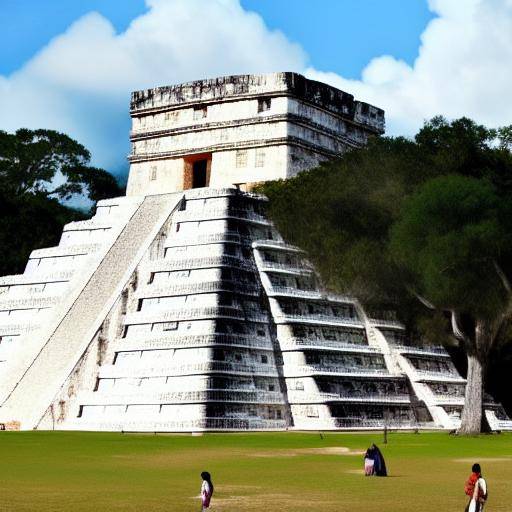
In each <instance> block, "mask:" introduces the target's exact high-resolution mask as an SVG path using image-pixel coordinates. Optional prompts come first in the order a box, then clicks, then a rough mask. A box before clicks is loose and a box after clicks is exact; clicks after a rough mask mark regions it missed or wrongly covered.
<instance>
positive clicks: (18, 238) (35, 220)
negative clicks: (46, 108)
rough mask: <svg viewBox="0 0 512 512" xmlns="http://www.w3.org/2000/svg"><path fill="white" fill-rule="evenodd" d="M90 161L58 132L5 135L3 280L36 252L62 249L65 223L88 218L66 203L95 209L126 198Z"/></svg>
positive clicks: (0, 231)
mask: <svg viewBox="0 0 512 512" xmlns="http://www.w3.org/2000/svg"><path fill="white" fill-rule="evenodd" d="M90 159H91V155H90V153H89V151H88V150H87V149H86V148H85V147H84V146H82V145H81V144H80V143H78V142H76V141H75V140H73V139H72V138H70V137H68V136H67V135H65V134H62V133H59V132H56V131H52V130H27V129H20V130H18V131H17V132H16V133H14V134H10V133H6V132H4V131H0V220H1V222H0V245H1V246H2V249H3V258H2V260H1V261H0V275H4V274H11V273H16V272H21V271H22V270H23V266H24V264H25V263H26V260H27V257H28V255H29V254H30V251H31V250H32V249H36V248H39V247H45V246H49V245H54V244H56V243H58V240H59V237H60V234H61V231H62V226H63V225H64V224H65V223H67V222H70V221H72V220H77V219H80V218H84V217H85V216H86V212H81V211H77V210H75V209H73V208H71V207H69V206H68V205H66V204H63V201H65V200H69V199H70V198H71V197H72V196H73V195H75V194H79V195H82V196H85V197H87V198H88V199H89V200H90V201H91V202H92V203H93V204H94V203H95V202H96V201H98V200H99V199H103V198H108V197H113V196H116V195H120V194H121V193H122V190H121V189H120V187H119V185H118V184H117V182H116V180H115V178H114V177H113V176H112V175H111V174H109V173H108V172H107V171H105V170H103V169H98V168H96V167H92V166H90V165H89V163H90Z"/></svg>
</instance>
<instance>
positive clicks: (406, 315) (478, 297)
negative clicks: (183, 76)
mask: <svg viewBox="0 0 512 512" xmlns="http://www.w3.org/2000/svg"><path fill="white" fill-rule="evenodd" d="M511 148H512V128H511V127H505V128H501V129H498V130H494V129H488V128H486V127H485V126H481V125H478V124H476V123H474V122H473V121H471V120H470V119H467V118H462V119H458V120H455V121H453V122H448V121H447V120H445V119H444V118H442V117H436V118H434V119H432V120H431V121H430V122H427V123H426V124H425V125H424V127H423V128H422V129H421V130H420V131H419V132H418V134H417V135H416V136H415V137H414V139H406V138H403V137H376V138H372V139H371V140H370V141H369V144H368V145H367V146H365V147H363V148H360V149H355V150H352V151H349V152H347V153H346V154H345V155H343V156H342V157H341V158H340V159H339V160H336V161H331V162H328V163H325V164H323V165H321V166H320V167H318V168H316V169H312V170H310V171H307V172H303V173H300V174H299V175H298V176H296V177H294V178H292V179H288V180H281V181H274V182H268V183H266V184H264V185H262V186H261V191H262V192H263V193H264V194H266V195H267V196H268V197H269V199H270V203H269V214H270V216H271V218H272V219H273V221H274V222H275V223H276V225H277V227H278V229H279V230H280V232H281V233H282V234H283V236H284V237H285V238H286V239H287V240H288V241H289V242H291V243H292V244H296V245H298V246H300V247H302V248H303V249H305V250H306V251H307V252H308V255H309V257H310V258H311V259H312V261H313V262H314V264H315V265H316V268H317V269H318V270H319V272H320V274H321V277H322V279H323V281H324V283H325V284H326V285H327V286H328V287H329V288H330V289H331V290H333V291H336V292H340V293H348V294H351V295H353V296H355V297H357V298H358V299H359V300H360V301H361V302H362V303H363V304H364V306H365V307H366V309H367V311H369V312H370V314H371V315H375V316H381V317H382V316H383V315H394V314H396V315H398V317H399V319H400V320H402V321H403V322H404V323H405V324H406V326H407V328H408V333H409V338H410V339H411V341H413V342H415V343H427V344H429V343H440V342H441V343H444V344H445V345H446V346H448V347H450V350H452V352H454V355H455V358H456V360H457V361H458V365H459V367H460V369H461V370H462V372H463V373H464V374H465V373H466V371H467V372H468V385H467V386H466V399H465V404H466V405H465V407H464V411H463V418H462V420H463V421H462V423H463V424H462V428H461V432H466V433H471V432H478V431H480V428H481V427H482V426H483V425H482V381H485V384H486V387H487V389H488V390H489V391H491V392H492V393H493V394H494V395H495V396H496V398H497V399H498V400H501V401H502V402H503V403H504V404H505V405H506V406H507V408H508V411H509V413H510V412H512V400H511V397H510V394H509V392H508V390H509V389H510V383H509V380H508V373H509V372H510V369H511V368H512V366H511V360H512V358H511V349H510V344H509V343H508V342H509V341H510V339H511V338H512V336H511V321H510V320H511V317H512V289H511V284H510V280H511V278H512V153H511Z"/></svg>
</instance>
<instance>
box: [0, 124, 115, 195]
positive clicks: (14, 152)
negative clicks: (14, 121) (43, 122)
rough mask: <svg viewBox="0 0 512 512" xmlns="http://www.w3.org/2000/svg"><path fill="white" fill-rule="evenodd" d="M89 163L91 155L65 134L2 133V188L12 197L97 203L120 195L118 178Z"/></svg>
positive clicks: (0, 165) (43, 131)
mask: <svg viewBox="0 0 512 512" xmlns="http://www.w3.org/2000/svg"><path fill="white" fill-rule="evenodd" d="M90 160H91V154H90V153H89V151H88V150H87V149H86V148H85V147H84V146H82V144H80V143H78V142H77V141H75V140H73V139H72V138H71V137H68V136H67V135H65V134H63V133H59V132H56V131H53V130H28V129H26V128H22V129H19V130H17V131H16V133H14V134H10V133H7V132H5V131H0V187H1V189H2V190H3V192H4V193H5V194H7V195H9V196H11V197H20V196H23V195H25V194H29V193H30V194H39V195H44V196H47V197H55V198H58V199H69V198H70V197H71V196H73V195H74V194H83V195H85V196H87V197H88V198H89V199H91V200H92V201H97V200H99V199H104V198H107V197H112V196H115V195H116V194H117V195H119V192H120V189H119V186H118V184H117V182H116V180H115V178H114V177H113V176H112V175H111V174H109V173H108V172H107V171H105V170H103V169H99V168H97V167H93V166H91V165H90Z"/></svg>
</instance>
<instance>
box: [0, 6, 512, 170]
mask: <svg viewBox="0 0 512 512" xmlns="http://www.w3.org/2000/svg"><path fill="white" fill-rule="evenodd" d="M146 1H147V4H148V12H147V13H146V14H144V15H141V16H139V17H138V18H136V19H134V20H133V22H132V23H131V24H130V26H129V27H128V28H127V29H126V31H124V32H122V33H119V34H117V33H116V32H115V30H114V28H113V27H112V25H111V23H110V22H109V21H108V20H106V19H105V18H104V17H102V16H101V15H99V14H97V13H90V14H88V15H86V16H84V17H82V18H81V19H79V20H77V21H76V22H75V23H74V24H73V25H72V26H70V27H69V28H68V30H67V31H66V32H64V33H63V34H61V35H60V36H58V37H56V38H54V39H53V40H52V41H50V43H49V44H48V45H47V46H46V47H45V48H42V49H41V50H40V51H39V52H38V53H37V54H36V55H34V57H33V58H32V59H31V60H30V61H29V62H27V63H26V64H25V65H24V66H23V67H21V68H20V69H19V70H18V71H16V72H15V73H13V74H12V75H10V76H8V77H2V76H0V112H1V113H2V114H1V116H0V128H2V129H7V130H15V129H16V128H18V127H21V126H26V127H31V128H39V127H45V128H53V129H57V130H60V131H63V132H66V133H69V134H70V135H72V136H74V137H75V138H77V139H78V140H80V141H81V142H82V143H84V144H85V145H86V146H87V147H88V148H89V149H91V151H92V153H93V155H94V159H95V163H96V164H97V165H101V166H105V167H106V168H108V169H110V170H119V169H120V168H122V167H123V166H125V165H126V163H125V162H126V160H125V156H126V153H127V151H128V129H129V116H128V102H129V93H130V92H131V91H132V90H135V89H142V88H146V87H154V86H158V85H168V84H172V83H179V82H182V81H187V80H193V79H199V78H204V77H213V76H219V75H223V74H236V73H259V72H268V71H278V70H279V71H283V70H293V71H299V72H305V73H306V74H307V75H308V76H310V77H311V78H315V79H318V80H322V81H326V82H328V83H331V84H333V85H335V86H338V87H340V88H341V89H344V90H346V91H347V92H350V93H352V94H354V95H355V96H356V98H358V99H362V100H366V101H369V102H371V103H373V104H375V105H377V106H380V107H382V108H384V109H385V110H386V116H387V122H388V127H389V133H392V134H398V133H400V134H413V133H414V132H415V131H416V130H417V128H418V127H419V126H421V124H422V122H423V120H424V119H428V118H430V117H432V116H433V115H436V114H440V113H441V114H444V115H446V116H448V117H459V116H462V115H468V116H470V117H473V118H475V119H476V120H478V121H480V122H483V123H486V124H489V125H503V124H510V123H511V122H512V101H510V91H511V90H512V66H510V63H511V62H512V0H428V1H429V6H430V8H431V10H432V11H433V12H435V13H436V15H437V17H436V18H435V19H433V20H432V21H431V22H430V23H429V24H428V26H427V27H426V28H425V31H424V32H423V34H422V36H421V46H420V49H419V56H418V58H417V59H416V61H415V62H414V64H413V65H412V66H410V65H408V64H407V63H405V62H403V61H400V60H397V59H396V58H394V57H392V56H388V55H384V56H379V57H376V58H375V59H373V60H372V61H371V62H370V63H369V64H368V65H367V67H366V68H365V69H364V70H363V72H362V75H361V80H347V79H345V78H343V77H342V76H339V75H337V74H335V73H331V72H328V71H320V70H316V69H315V68H314V67H309V68H308V67H307V57H306V55H305V53H304V51H303V50H302V48H301V47H300V46H299V45H297V44H293V43H292V42H290V41H289V40H288V39H287V38H286V37H285V36H284V35H283V34H282V33H280V32H276V31H271V30H269V29H268V28H267V27H266V26H265V24H264V22H263V21H262V19H261V17H260V16H259V15H257V14H255V13H251V12H247V11H245V10H244V9H243V8H242V7H241V6H240V4H239V0H146ZM319 30H320V28H319ZM354 44H357V41H354Z"/></svg>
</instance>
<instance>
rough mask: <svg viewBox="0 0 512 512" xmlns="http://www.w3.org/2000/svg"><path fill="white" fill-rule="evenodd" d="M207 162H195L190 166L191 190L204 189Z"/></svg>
mask: <svg viewBox="0 0 512 512" xmlns="http://www.w3.org/2000/svg"><path fill="white" fill-rule="evenodd" d="M207 165H208V160H197V161H195V162H194V163H193V164H192V188H201V187H206V171H207Z"/></svg>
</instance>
